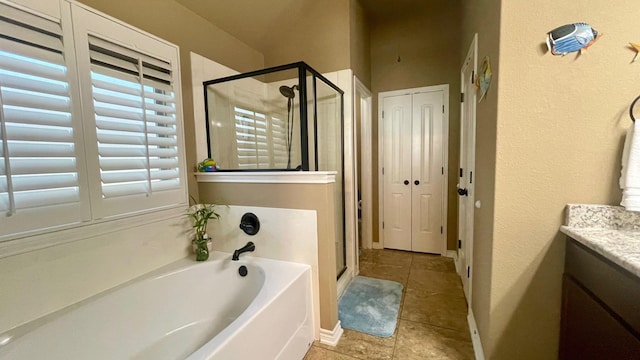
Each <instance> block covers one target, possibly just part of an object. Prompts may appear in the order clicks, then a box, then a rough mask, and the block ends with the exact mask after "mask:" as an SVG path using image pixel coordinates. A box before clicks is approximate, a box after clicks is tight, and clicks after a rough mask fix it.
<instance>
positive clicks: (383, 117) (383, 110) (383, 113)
mask: <svg viewBox="0 0 640 360" xmlns="http://www.w3.org/2000/svg"><path fill="white" fill-rule="evenodd" d="M382 118H383V119H384V110H382Z"/></svg>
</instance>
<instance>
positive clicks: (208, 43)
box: [80, 0, 264, 198]
mask: <svg viewBox="0 0 640 360" xmlns="http://www.w3.org/2000/svg"><path fill="white" fill-rule="evenodd" d="M80 2H82V3H84V4H87V5H89V6H91V7H93V8H94V9H96V10H99V11H102V12H104V13H105V14H107V15H111V16H113V17H115V18H117V19H119V20H122V21H124V22H126V23H128V24H131V25H133V26H135V27H137V28H140V29H142V30H144V31H147V32H149V33H151V34H153V35H156V36H158V37H160V38H162V39H165V40H167V41H170V42H172V43H174V44H176V45H178V46H179V47H180V63H181V67H182V103H183V104H184V106H183V109H184V127H185V142H186V144H187V147H186V153H187V164H188V165H190V164H196V163H197V162H198V161H199V160H198V159H196V149H195V146H189V144H194V143H195V125H194V120H193V107H192V106H191V105H190V104H193V92H192V86H191V68H190V66H191V64H190V56H189V53H190V52H192V51H193V52H195V53H198V54H200V55H202V56H204V57H207V58H209V59H211V60H214V61H216V62H218V63H220V64H223V65H226V66H229V67H231V68H233V69H236V70H238V71H240V72H245V71H250V70H255V69H260V68H263V67H264V57H263V55H262V54H261V53H260V52H258V51H257V50H254V49H252V48H250V47H249V46H247V45H245V44H244V43H243V42H241V41H240V40H238V39H236V38H234V37H233V36H232V35H230V34H228V33H226V32H224V31H222V30H221V29H220V28H218V27H216V26H215V25H213V24H211V23H210V22H208V21H206V20H205V19H203V18H202V17H200V16H199V15H197V14H196V13H194V12H192V11H190V10H188V9H187V8H185V7H184V6H182V5H180V4H178V3H177V2H175V1H173V0H137V1H114V0H80ZM149 9H151V11H152V12H151V13H149ZM193 170H194V169H193V167H192V166H188V171H189V174H191V173H192V172H193ZM197 191H198V187H197V185H196V183H195V181H194V180H193V176H191V175H190V176H189V192H190V193H191V195H192V196H194V197H196V198H197Z"/></svg>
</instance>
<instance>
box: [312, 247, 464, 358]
mask: <svg viewBox="0 0 640 360" xmlns="http://www.w3.org/2000/svg"><path fill="white" fill-rule="evenodd" d="M360 275H361V276H368V277H373V278H379V279H386V280H393V281H397V282H399V283H401V284H402V285H403V296H402V303H401V305H400V316H399V319H398V325H397V327H396V331H395V332H394V334H393V335H392V336H391V337H388V338H380V337H376V336H372V335H368V334H364V333H360V332H357V331H353V330H347V329H345V330H344V334H343V335H342V339H341V340H340V342H339V343H338V345H337V346H335V347H332V346H327V345H324V344H320V343H319V342H315V343H314V344H313V346H312V347H311V348H310V349H309V352H307V355H306V356H305V358H304V360H355V359H364V360H386V359H389V360H414V359H415V360H418V359H419V360H423V359H451V360H453V359H455V360H458V359H473V358H474V357H473V347H472V345H471V337H470V336H469V327H468V325H467V304H466V301H465V298H464V293H463V291H462V283H461V282H460V278H459V277H458V275H457V274H456V273H455V265H454V263H453V259H450V258H446V257H441V256H436V255H427V254H417V253H410V252H404V251H395V250H363V252H362V254H361V256H360Z"/></svg>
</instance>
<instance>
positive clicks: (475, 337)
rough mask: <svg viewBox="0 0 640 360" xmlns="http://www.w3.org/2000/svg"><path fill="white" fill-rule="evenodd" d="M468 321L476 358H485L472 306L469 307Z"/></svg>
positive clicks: (479, 359) (480, 359)
mask: <svg viewBox="0 0 640 360" xmlns="http://www.w3.org/2000/svg"><path fill="white" fill-rule="evenodd" d="M467 321H468V323H469V334H470V335H471V343H472V344H473V352H474V354H475V358H476V360H484V350H482V342H481V341H480V334H479V333H478V326H477V325H476V319H475V318H474V317H473V310H471V307H469V314H468V315H467Z"/></svg>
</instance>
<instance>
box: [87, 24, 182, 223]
mask: <svg viewBox="0 0 640 360" xmlns="http://www.w3.org/2000/svg"><path fill="white" fill-rule="evenodd" d="M88 39H89V54H90V62H91V65H90V68H91V85H92V99H93V107H94V109H93V110H94V111H93V117H94V118H95V126H96V139H97V146H98V152H97V153H98V159H97V160H98V164H99V171H100V199H99V200H100V201H101V202H102V203H103V204H105V208H104V209H100V211H99V215H98V216H99V217H102V216H111V215H118V214H121V213H126V212H130V211H138V210H144V209H148V208H149V207H160V206H168V205H173V204H176V203H179V202H180V200H181V199H182V197H181V196H178V197H174V196H173V195H174V194H176V193H177V194H182V193H184V184H183V181H182V179H181V175H180V161H179V148H178V134H177V126H178V123H177V117H176V98H175V94H174V87H175V86H179V85H176V84H175V74H174V73H173V68H172V65H171V64H170V63H168V62H166V61H163V60H160V59H156V58H154V57H151V56H149V55H146V54H142V53H139V52H137V51H134V50H131V49H128V48H125V47H123V46H120V45H116V44H114V43H111V42H108V41H105V40H102V39H100V38H97V37H93V36H89V38H88ZM132 196H134V197H135V196H139V197H143V198H145V199H148V201H143V202H139V203H136V202H135V200H132V198H131V197H132ZM111 199H114V202H118V200H115V199H120V201H119V202H120V205H117V206H115V207H111V208H110V205H106V204H108V203H109V202H110V200H111ZM122 199H124V202H125V203H124V204H123V200H122ZM132 201H133V202H134V203H133V204H132V203H131V202H132ZM127 202H128V203H129V204H128V205H127V204H126V203H127ZM145 202H146V203H147V204H145ZM136 204H137V205H136Z"/></svg>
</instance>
